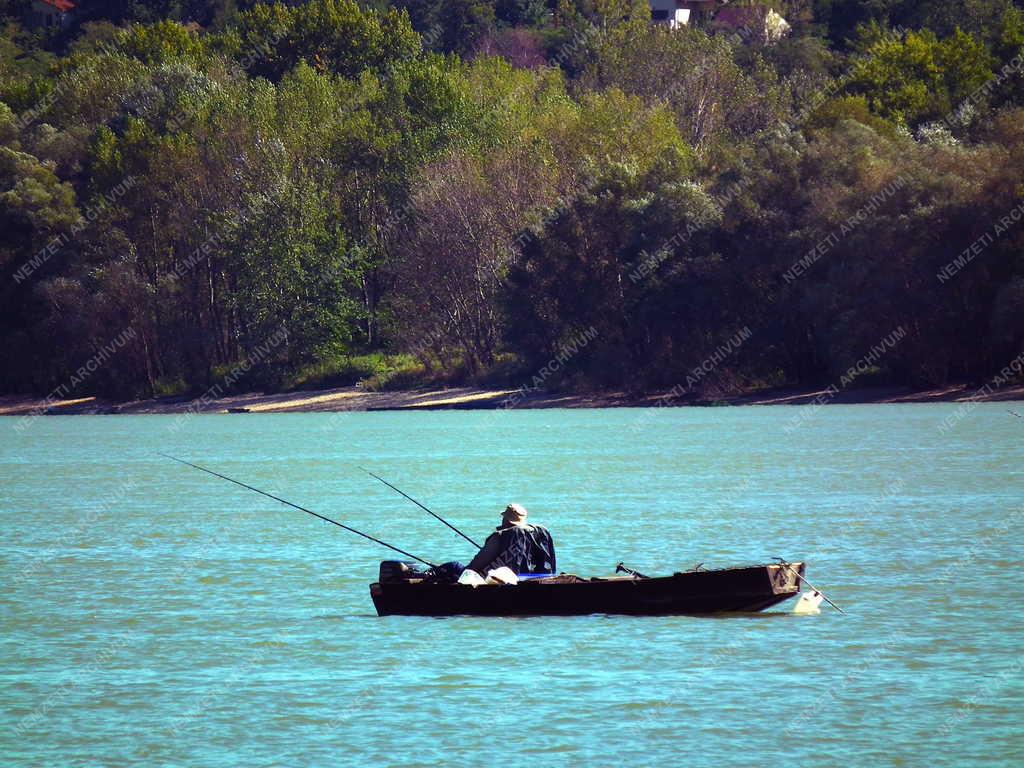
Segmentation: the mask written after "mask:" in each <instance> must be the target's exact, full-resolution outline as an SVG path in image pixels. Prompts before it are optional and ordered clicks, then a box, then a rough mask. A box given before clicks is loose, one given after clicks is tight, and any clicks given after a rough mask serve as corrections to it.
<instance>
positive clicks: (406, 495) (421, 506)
mask: <svg viewBox="0 0 1024 768" xmlns="http://www.w3.org/2000/svg"><path fill="white" fill-rule="evenodd" d="M359 469H362V470H363V472H365V473H366V474H368V475H369V476H370V477H375V478H377V479H378V480H380V481H381V482H382V483H384V485H386V486H387V487H388V488H390V489H391V490H393V491H395V492H397V493H400V494H402V495H403V496H404V497H405V498H407V499H408V500H409V501H411V502H412V503H413V504H415V505H416V506H417V507H419V508H420V509H422V510H423V511H424V512H426V513H428V514H431V515H433V516H434V517H436V518H437V519H438V520H440V521H441V522H442V523H444V524H445V525H447V526H448V527H449V528H451V529H452V530H453V531H455V532H456V533H457V534H459V536H461V537H462V538H464V539H465V540H466V541H468V542H469V543H470V544H472V545H473V546H474V547H476V548H477V549H480V545H479V544H477V543H476V542H475V541H473V540H472V539H471V538H469V536H467V535H466V534H464V533H463V532H462V531H460V530H459V529H458V528H456V527H455V526H454V525H452V524H451V523H449V522H448V521H447V520H445V519H444V518H443V517H441V516H440V515H438V514H436V513H435V512H431V511H430V510H429V509H427V508H426V506H424V505H423V504H420V503H419V502H418V501H416V499H414V498H413V497H412V496H410V495H409V494H407V493H405V492H404V491H402V490H401V489H399V488H395V486H393V485H392V484H391V483H389V482H388V481H387V480H385V479H384V478H383V477H380V476H379V475H375V474H373V472H371V471H370V470H368V469H364V468H363V467H359Z"/></svg>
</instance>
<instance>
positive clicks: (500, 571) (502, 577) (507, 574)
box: [487, 565, 519, 584]
mask: <svg viewBox="0 0 1024 768" xmlns="http://www.w3.org/2000/svg"><path fill="white" fill-rule="evenodd" d="M487 583H488V584H518V583H519V577H518V576H516V573H515V571H513V570H512V569H511V568H509V567H508V566H507V565H503V566H501V568H495V569H494V570H493V571H488V572H487Z"/></svg>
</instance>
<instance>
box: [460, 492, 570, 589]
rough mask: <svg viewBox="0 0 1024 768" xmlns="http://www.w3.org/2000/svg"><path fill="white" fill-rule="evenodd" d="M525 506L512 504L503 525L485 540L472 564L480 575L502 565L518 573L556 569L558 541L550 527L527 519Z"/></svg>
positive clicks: (503, 518)
mask: <svg viewBox="0 0 1024 768" xmlns="http://www.w3.org/2000/svg"><path fill="white" fill-rule="evenodd" d="M526 515H527V512H526V507H524V506H523V505H522V504H509V505H508V506H507V507H505V511H504V512H502V513H501V525H499V526H498V527H497V529H496V530H495V531H494V533H492V534H491V535H490V536H488V537H487V541H485V542H484V545H483V547H481V548H480V551H479V552H478V553H477V555H476V557H474V558H473V561H472V562H471V563H470V564H469V567H470V568H471V569H472V570H474V571H476V572H477V573H479V574H481V575H486V574H487V572H488V571H490V570H492V569H494V568H500V567H501V566H503V565H504V566H508V567H509V568H511V569H512V571H513V573H516V574H531V573H555V542H554V540H553V539H552V538H551V534H550V533H549V532H548V529H547V528H545V527H544V526H541V525H530V524H529V523H527V522H526Z"/></svg>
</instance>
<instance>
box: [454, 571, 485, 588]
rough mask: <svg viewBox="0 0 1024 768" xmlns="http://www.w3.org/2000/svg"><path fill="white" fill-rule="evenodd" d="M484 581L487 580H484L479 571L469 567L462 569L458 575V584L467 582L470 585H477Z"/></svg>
mask: <svg viewBox="0 0 1024 768" xmlns="http://www.w3.org/2000/svg"><path fill="white" fill-rule="evenodd" d="M486 583H487V582H486V581H484V577H483V576H481V575H480V574H479V573H477V572H476V571H474V570H471V569H469V568H467V569H466V570H464V571H463V572H462V575H461V576H459V584H468V585H469V586H471V587H479V586H480V585H481V584H486Z"/></svg>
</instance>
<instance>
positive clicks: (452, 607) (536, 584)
mask: <svg viewBox="0 0 1024 768" xmlns="http://www.w3.org/2000/svg"><path fill="white" fill-rule="evenodd" d="M803 572H804V564H803V563H789V564H788V565H786V566H780V565H756V566H749V567H743V568H723V569H718V570H700V571H688V572H685V573H675V574H673V575H671V576H661V577H656V578H644V579H634V578H609V579H590V580H582V579H581V580H577V581H571V580H567V579H564V578H562V577H560V578H555V579H550V580H548V579H538V580H531V581H523V582H520V583H519V584H516V585H504V584H487V585H483V586H478V587H472V586H468V585H464V584H427V583H422V582H416V581H412V582H386V583H381V582H378V583H374V584H371V585H370V596H371V597H372V598H373V604H374V606H375V607H376V609H377V613H378V615H380V616H390V615H403V616H459V615H469V616H574V615H583V614H591V613H609V614H627V615H634V616H664V615H708V614H716V613H730V612H752V611H763V610H765V609H766V608H770V607H772V606H773V605H777V604H778V603H781V602H782V601H784V600H788V599H789V598H791V597H795V596H796V595H797V594H799V592H800V580H799V578H797V574H799V575H800V576H803Z"/></svg>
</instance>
